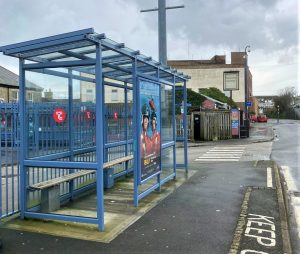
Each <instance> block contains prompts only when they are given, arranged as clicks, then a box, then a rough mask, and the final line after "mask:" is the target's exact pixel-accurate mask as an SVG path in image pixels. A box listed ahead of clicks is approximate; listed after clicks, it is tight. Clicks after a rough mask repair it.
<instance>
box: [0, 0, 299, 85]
mask: <svg viewBox="0 0 300 254" xmlns="http://www.w3.org/2000/svg"><path fill="white" fill-rule="evenodd" d="M181 4H184V5H185V8H184V9H176V10H175V9H174V10H168V11H167V28H168V49H169V51H168V58H169V59H186V58H193V59H199V58H202V59H203V58H204V59H205V58H206V59H209V58H211V57H212V56H213V55H214V54H224V53H225V54H227V55H229V54H230V51H238V50H244V47H245V45H248V44H249V45H251V49H252V52H253V53H251V55H250V57H249V60H250V61H249V63H250V64H251V65H250V68H251V67H252V66H253V68H254V66H255V65H256V64H260V63H261V62H255V61H256V60H255V59H258V58H259V59H260V60H263V61H267V59H268V58H269V57H270V59H272V61H273V62H272V64H273V65H274V64H285V63H288V64H291V63H295V62H296V61H297V60H296V57H295V56H296V54H297V51H298V50H297V47H298V36H297V35H298V20H297V18H298V2H297V1H295V0H227V1H223V0H219V1H207V0H168V1H167V6H172V5H181ZM153 7H157V0H148V1H140V0H101V1H99V0H85V1H82V0H64V1H60V0H51V1H50V0H44V1H40V0H26V1H24V0H1V1H0V9H1V15H0V45H5V44H10V43H14V42H20V41H26V40H30V39H35V38H40V37H44V36H49V35H54V34H59V33H64V32H69V31H74V30H79V29H83V28H88V27H94V28H95V31H97V32H99V33H103V32H104V33H106V35H107V36H108V37H109V38H112V39H113V40H116V41H118V42H124V43H125V44H126V46H128V47H130V48H133V49H139V50H141V52H142V53H144V54H146V55H149V56H152V57H153V58H154V59H158V55H157V52H158V42H157V41H158V38H157V37H158V36H157V31H158V24H157V23H158V22H157V20H158V16H157V12H152V13H140V10H141V9H148V8H153ZM255 51H256V52H257V53H254V52H255ZM258 54H260V56H259V57H256V56H257V55H258ZM251 58H252V59H251ZM0 64H1V65H4V66H6V67H8V68H10V69H12V70H14V71H15V70H17V68H18V66H17V61H16V60H14V59H11V58H8V57H3V56H2V55H1V56H0ZM272 64H271V65H272ZM271 71H272V69H271V68H270V69H265V72H271ZM289 74H290V76H289V77H288V78H286V80H288V79H290V78H292V79H294V81H295V82H296V79H297V74H296V73H293V72H289ZM257 75H258V77H256V78H257V79H258V80H259V77H260V75H261V73H260V72H258V73H257ZM270 76H272V75H270ZM265 82H268V81H267V79H265ZM283 83H284V82H283ZM283 83H281V85H284V84H283ZM254 90H255V84H254Z"/></svg>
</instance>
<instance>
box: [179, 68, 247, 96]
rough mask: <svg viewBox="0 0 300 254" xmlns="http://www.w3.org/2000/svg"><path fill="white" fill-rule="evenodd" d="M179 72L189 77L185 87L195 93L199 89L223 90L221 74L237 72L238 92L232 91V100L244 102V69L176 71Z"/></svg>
mask: <svg viewBox="0 0 300 254" xmlns="http://www.w3.org/2000/svg"><path fill="white" fill-rule="evenodd" d="M178 71H179V72H184V74H186V75H189V76H191V79H190V80H189V82H187V87H188V88H191V89H192V90H194V91H195V92H198V91H199V88H209V87H216V88H218V89H220V90H221V91H222V92H224V90H223V73H224V72H227V71H238V72H239V90H235V91H232V99H233V100H234V101H236V102H244V101H245V82H244V68H207V69H204V68H203V69H178Z"/></svg>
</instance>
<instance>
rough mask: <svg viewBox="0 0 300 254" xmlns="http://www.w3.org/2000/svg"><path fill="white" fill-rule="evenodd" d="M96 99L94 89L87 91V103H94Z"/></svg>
mask: <svg viewBox="0 0 300 254" xmlns="http://www.w3.org/2000/svg"><path fill="white" fill-rule="evenodd" d="M93 99H94V90H93V89H86V101H91V102H92V101H93Z"/></svg>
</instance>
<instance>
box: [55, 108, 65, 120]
mask: <svg viewBox="0 0 300 254" xmlns="http://www.w3.org/2000/svg"><path fill="white" fill-rule="evenodd" d="M66 115H67V114H66V112H65V111H64V110H63V109H62V108H57V109H55V110H54V112H53V119H54V121H55V122H57V123H63V122H64V121H65V120H66Z"/></svg>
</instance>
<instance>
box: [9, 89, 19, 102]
mask: <svg viewBox="0 0 300 254" xmlns="http://www.w3.org/2000/svg"><path fill="white" fill-rule="evenodd" d="M10 100H11V101H12V102H16V101H18V100H19V91H18V90H13V91H11V99H10Z"/></svg>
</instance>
